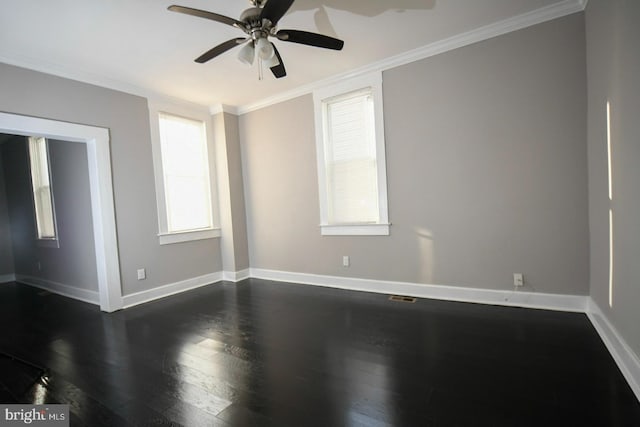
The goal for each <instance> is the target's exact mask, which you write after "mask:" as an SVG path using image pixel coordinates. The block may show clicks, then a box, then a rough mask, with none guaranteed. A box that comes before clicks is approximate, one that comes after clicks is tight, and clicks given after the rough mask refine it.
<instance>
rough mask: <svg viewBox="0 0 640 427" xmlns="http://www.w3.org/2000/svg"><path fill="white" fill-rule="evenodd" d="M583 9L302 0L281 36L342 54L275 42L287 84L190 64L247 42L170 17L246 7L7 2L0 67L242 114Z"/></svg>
mask: <svg viewBox="0 0 640 427" xmlns="http://www.w3.org/2000/svg"><path fill="white" fill-rule="evenodd" d="M578 2H580V0H563V1H560V0H388V1H385V0H322V1H321V0H297V1H296V2H295V3H294V5H293V7H292V8H291V9H290V10H289V12H288V13H287V14H286V15H285V16H284V17H283V18H282V19H281V20H280V23H279V28H289V29H300V30H306V31H312V32H320V33H323V34H327V35H331V36H334V37H338V38H341V39H343V40H344V41H345V47H344V49H343V50H342V51H339V52H338V51H332V50H325V49H318V48H313V47H309V46H303V45H296V44H293V43H287V42H282V41H277V40H276V41H275V43H276V44H277V46H278V49H279V51H280V53H281V55H282V57H283V60H284V63H285V66H286V68H287V73H288V76H287V77H285V78H282V79H278V80H276V79H274V78H273V76H272V75H271V73H270V72H269V71H268V70H266V72H265V78H264V80H262V81H259V80H258V70H257V66H256V65H254V66H253V67H249V66H246V65H244V64H242V63H240V62H239V61H238V60H237V59H236V54H237V48H236V49H234V50H232V51H229V52H227V53H225V54H223V55H221V56H220V57H218V58H215V59H213V60H211V61H210V62H208V63H206V64H197V63H195V62H194V61H193V60H194V58H196V57H197V56H199V55H200V54H202V53H204V52H205V51H207V50H209V49H210V48H211V47H213V46H215V45H217V44H219V43H221V42H223V41H226V40H228V39H231V38H235V37H242V36H243V33H242V32H241V31H240V30H238V29H236V28H233V27H229V26H226V25H223V24H220V23H217V22H214V21H209V20H205V19H200V18H196V17H192V16H187V15H182V14H178V13H173V12H169V11H167V7H168V6H169V5H171V4H179V5H182V6H189V7H193V8H197V9H204V10H208V11H211V12H216V13H219V14H222V15H227V16H230V17H233V18H238V17H239V16H240V13H241V12H242V11H243V10H244V9H246V8H248V7H249V6H250V4H249V1H248V0H2V1H1V2H0V61H1V62H6V63H10V64H14V65H19V66H23V67H26V68H31V69H36V70H39V71H45V72H49V73H52V74H56V75H61V76H65V77H70V78H74V79H77V80H81V81H86V82H89V83H95V84H100V85H102V86H107V87H112V88H116V89H120V90H125V91H129V92H132V93H138V94H161V95H166V96H170V97H174V98H179V99H182V100H186V101H190V102H193V103H196V104H200V105H204V106H211V105H216V104H227V105H233V106H244V105H248V104H251V103H255V102H258V101H260V100H262V99H265V98H269V97H272V96H274V95H276V94H278V93H282V92H286V91H291V90H295V89H296V88H299V87H301V86H304V85H309V84H311V83H313V82H315V81H318V80H323V79H326V78H329V77H331V76H334V75H339V74H344V73H347V72H350V71H353V70H357V69H360V68H362V67H365V66H367V65H368V64H371V63H375V62H377V61H381V60H384V59H385V58H389V57H392V56H396V55H399V54H402V53H403V52H407V51H410V50H413V49H416V48H420V47H422V46H425V45H429V44H432V43H435V42H438V41H440V40H443V39H446V38H449V37H452V36H455V35H457V34H460V33H465V32H468V31H471V30H474V29H478V28H480V27H483V26H487V25H490V24H493V23H496V22H498V21H502V20H505V19H509V18H513V17H516V16H518V15H522V14H525V13H529V12H532V11H535V10H539V9H541V8H547V9H548V8H551V7H558V6H559V5H562V4H567V3H572V4H573V3H578Z"/></svg>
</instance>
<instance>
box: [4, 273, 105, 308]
mask: <svg viewBox="0 0 640 427" xmlns="http://www.w3.org/2000/svg"><path fill="white" fill-rule="evenodd" d="M15 281H16V282H20V283H24V284H25V285H30V286H35V287H36V288H40V289H45V290H47V291H49V292H53V293H55V294H60V295H63V296H65V297H69V298H73V299H77V300H80V301H84V302H88V303H90V304H96V305H99V304H100V295H99V294H98V291H90V290H88V289H81V288H76V287H75V286H69V285H65V284H64V283H58V282H54V281H52V280H47V279H41V278H39V277H33V276H26V275H23V274H16V275H15Z"/></svg>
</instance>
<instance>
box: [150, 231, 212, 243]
mask: <svg viewBox="0 0 640 427" xmlns="http://www.w3.org/2000/svg"><path fill="white" fill-rule="evenodd" d="M218 237H220V229H219V228H212V229H210V230H195V231H182V232H179V233H161V234H158V239H159V240H160V244H161V245H171V244H173V243H183V242H190V241H194V240H205V239H215V238H218Z"/></svg>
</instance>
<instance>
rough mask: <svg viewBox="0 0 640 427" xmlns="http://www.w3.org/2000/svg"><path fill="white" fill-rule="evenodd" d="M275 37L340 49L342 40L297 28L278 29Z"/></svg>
mask: <svg viewBox="0 0 640 427" xmlns="http://www.w3.org/2000/svg"><path fill="white" fill-rule="evenodd" d="M276 37H277V38H278V39H280V40H282V41H285V42H292V43H300V44H306V45H309V46H315V47H323V48H325V49H333V50H342V47H343V46H344V42H343V41H342V40H339V39H334V38H333V37H329V36H325V35H322V34H316V33H310V32H307V31H299V30H280V31H278V33H277V34H276Z"/></svg>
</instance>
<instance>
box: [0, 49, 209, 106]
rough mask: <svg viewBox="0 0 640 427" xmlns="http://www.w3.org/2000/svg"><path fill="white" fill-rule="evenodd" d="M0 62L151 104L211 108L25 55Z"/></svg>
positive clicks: (3, 56) (4, 56)
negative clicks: (147, 101)
mask: <svg viewBox="0 0 640 427" xmlns="http://www.w3.org/2000/svg"><path fill="white" fill-rule="evenodd" d="M0 62H1V63H4V64H7V65H13V66H14V67H20V68H26V69H28V70H31V71H36V72H39V73H45V74H49V75H53V76H57V77H62V78H65V79H70V80H75V81H77V82H80V83H85V84H89V85H94V86H99V87H101V88H105V89H111V90H115V91H117V92H124V93H127V94H129V95H135V96H140V97H142V98H146V99H147V100H149V102H152V103H161V104H171V105H182V106H184V107H187V108H190V109H197V110H203V111H207V110H208V108H209V107H208V106H207V105H205V104H198V103H195V102H191V101H187V100H184V99H182V98H178V97H175V96H171V95H168V94H166V93H161V92H157V91H154V90H151V89H147V88H144V87H141V86H138V85H135V84H131V83H127V82H125V81H122V80H118V79H113V78H110V77H106V76H103V75H100V74H96V73H92V72H89V71H85V70H79V69H70V68H67V67H64V66H61V65H58V64H54V63H51V62H42V61H40V60H34V59H32V58H28V57H26V56H24V55H19V54H17V55H13V54H12V55H11V57H7V56H6V55H0Z"/></svg>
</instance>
